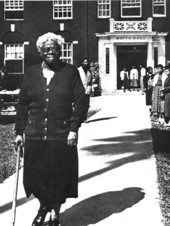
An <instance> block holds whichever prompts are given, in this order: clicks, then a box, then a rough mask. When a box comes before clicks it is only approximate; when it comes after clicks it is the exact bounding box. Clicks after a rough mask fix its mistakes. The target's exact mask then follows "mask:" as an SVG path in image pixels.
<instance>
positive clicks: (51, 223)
mask: <svg viewBox="0 0 170 226" xmlns="http://www.w3.org/2000/svg"><path fill="white" fill-rule="evenodd" d="M48 225H49V226H60V222H59V219H56V218H55V219H53V220H52V219H51V216H50V221H49V224H48Z"/></svg>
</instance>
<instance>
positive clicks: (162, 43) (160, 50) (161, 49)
mask: <svg viewBox="0 0 170 226" xmlns="http://www.w3.org/2000/svg"><path fill="white" fill-rule="evenodd" d="M158 63H159V64H162V65H163V66H165V64H166V62H165V38H164V37H160V41H159V46H158Z"/></svg>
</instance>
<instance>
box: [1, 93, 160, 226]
mask: <svg viewBox="0 0 170 226" xmlns="http://www.w3.org/2000/svg"><path fill="white" fill-rule="evenodd" d="M99 108H101V110H100V111H99V112H98V113H97V114H95V115H93V116H92V117H91V118H89V120H88V122H87V123H83V124H82V127H81V128H80V133H79V144H78V147H79V166H80V173H79V175H80V177H79V197H78V198H77V199H68V201H67V202H66V203H65V204H64V205H63V206H62V209H61V216H60V217H61V222H62V226H88V225H97V226H124V225H125V226H144V225H145V226H150V225H154V226H163V224H162V223H161V219H162V217H161V212H160V207H159V199H158V189H157V182H156V180H157V179H156V165H155V158H154V156H153V151H152V141H151V137H150V121H149V110H148V107H147V106H145V96H144V95H141V94H140V93H137V92H134V93H126V94H122V95H121V94H119V95H112V96H109V95H108V96H101V97H92V98H91V108H90V110H93V109H99ZM12 193H13V177H10V178H9V179H7V180H6V181H5V182H4V183H3V184H1V185H0V196H1V198H0V225H3V226H8V225H11V224H10V222H11V210H10V208H11V199H12ZM38 207H39V205H38V202H37V201H36V200H35V199H34V198H33V197H31V198H30V199H29V200H26V198H25V193H24V190H23V186H22V170H20V180H19V192H18V206H17V215H16V224H15V225H16V226H31V223H32V220H33V218H34V216H35V214H36V212H37V209H38ZM48 217H49V216H47V218H46V219H47V220H48ZM44 225H47V223H46V224H44Z"/></svg>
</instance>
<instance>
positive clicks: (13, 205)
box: [12, 144, 23, 226]
mask: <svg viewBox="0 0 170 226" xmlns="http://www.w3.org/2000/svg"><path fill="white" fill-rule="evenodd" d="M22 148H23V145H22V144H21V145H18V146H17V162H16V172H15V177H14V191H13V201H12V226H15V217H16V202H17V192H18V179H19V165H20V164H19V163H20V155H21V150H22Z"/></svg>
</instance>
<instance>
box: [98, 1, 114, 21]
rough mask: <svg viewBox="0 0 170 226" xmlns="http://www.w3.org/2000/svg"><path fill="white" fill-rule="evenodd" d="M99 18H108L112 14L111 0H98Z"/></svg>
mask: <svg viewBox="0 0 170 226" xmlns="http://www.w3.org/2000/svg"><path fill="white" fill-rule="evenodd" d="M97 6H98V10H97V11H98V18H108V17H110V16H111V0H98V2H97Z"/></svg>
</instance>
